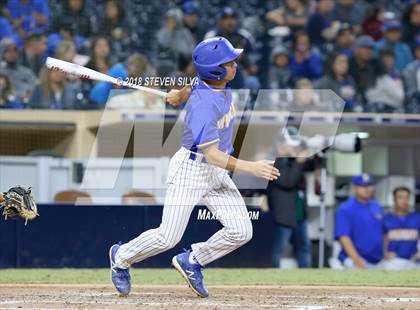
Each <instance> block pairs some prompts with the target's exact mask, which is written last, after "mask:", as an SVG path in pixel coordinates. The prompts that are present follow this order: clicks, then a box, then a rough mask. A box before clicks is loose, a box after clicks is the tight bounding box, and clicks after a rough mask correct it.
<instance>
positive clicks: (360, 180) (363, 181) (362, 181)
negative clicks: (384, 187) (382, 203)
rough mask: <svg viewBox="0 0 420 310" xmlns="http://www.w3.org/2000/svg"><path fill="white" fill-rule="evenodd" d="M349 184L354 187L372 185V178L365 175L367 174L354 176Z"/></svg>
mask: <svg viewBox="0 0 420 310" xmlns="http://www.w3.org/2000/svg"><path fill="white" fill-rule="evenodd" d="M351 184H353V185H356V186H369V185H373V177H372V176H371V175H370V174H367V173H363V174H360V175H356V176H354V177H353V179H352V180H351Z"/></svg>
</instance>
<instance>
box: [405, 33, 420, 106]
mask: <svg viewBox="0 0 420 310" xmlns="http://www.w3.org/2000/svg"><path fill="white" fill-rule="evenodd" d="M414 55H415V59H414V61H412V62H411V63H410V64H409V65H408V66H407V68H405V70H404V71H403V80H404V86H405V93H406V103H407V111H408V112H411V113H420V36H418V37H417V38H416V41H415V49H414Z"/></svg>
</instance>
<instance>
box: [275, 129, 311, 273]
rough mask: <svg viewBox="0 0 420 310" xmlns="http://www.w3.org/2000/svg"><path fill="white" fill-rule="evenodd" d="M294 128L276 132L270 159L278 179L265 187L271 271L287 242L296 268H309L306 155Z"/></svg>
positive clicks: (277, 263) (278, 261)
mask: <svg viewBox="0 0 420 310" xmlns="http://www.w3.org/2000/svg"><path fill="white" fill-rule="evenodd" d="M302 144H303V143H302V141H301V138H300V136H299V133H298V130H297V128H296V127H292V126H289V127H287V128H285V129H284V130H282V131H281V132H279V134H278V137H277V139H276V141H275V143H274V146H273V150H272V151H271V154H270V158H275V163H274V166H275V167H276V168H278V169H281V175H280V177H279V178H278V179H277V180H276V181H271V182H270V183H269V184H268V186H267V198H268V206H269V208H270V211H271V212H272V214H273V217H274V221H275V223H276V230H275V236H274V244H273V251H272V265H273V267H277V268H279V267H281V266H280V259H281V257H282V255H283V252H284V250H285V248H286V246H287V245H288V243H289V241H290V240H291V242H292V245H293V251H294V256H295V258H296V260H297V263H298V266H299V268H308V267H310V266H311V251H310V240H309V237H308V228H307V226H308V225H307V221H306V218H307V216H306V213H307V211H306V197H305V192H306V191H305V170H307V169H308V162H307V158H306V157H307V154H306V153H305V151H304V149H303V148H302Z"/></svg>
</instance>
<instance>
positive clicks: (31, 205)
mask: <svg viewBox="0 0 420 310" xmlns="http://www.w3.org/2000/svg"><path fill="white" fill-rule="evenodd" d="M2 198H3V200H1V199H0V208H3V216H4V219H6V220H7V218H9V217H16V216H20V217H22V218H23V219H24V220H25V225H26V223H27V222H28V220H32V219H34V218H35V217H37V216H38V210H37V207H36V203H35V199H34V197H33V196H32V194H31V188H28V189H26V188H24V187H21V186H16V187H12V188H11V189H9V190H8V191H7V192H6V193H4V194H3V197H2Z"/></svg>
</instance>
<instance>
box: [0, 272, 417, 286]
mask: <svg viewBox="0 0 420 310" xmlns="http://www.w3.org/2000/svg"><path fill="white" fill-rule="evenodd" d="M131 275H132V277H133V283H134V284H182V283H183V280H182V279H181V276H180V275H179V274H178V273H177V272H176V271H175V270H173V269H135V268H132V270H131ZM204 276H205V278H206V283H207V284H209V285H212V284H227V285H229V284H238V285H345V286H347V285H368V286H406V287H420V270H417V271H392V272H391V271H380V270H347V271H338V270H330V269H322V270H319V269H306V270H304V269H300V270H279V269H216V268H210V269H205V270H204ZM0 283H97V284H107V283H109V271H108V269H0Z"/></svg>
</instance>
